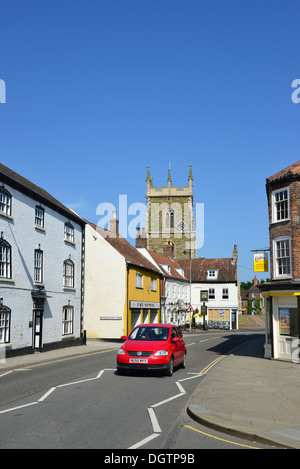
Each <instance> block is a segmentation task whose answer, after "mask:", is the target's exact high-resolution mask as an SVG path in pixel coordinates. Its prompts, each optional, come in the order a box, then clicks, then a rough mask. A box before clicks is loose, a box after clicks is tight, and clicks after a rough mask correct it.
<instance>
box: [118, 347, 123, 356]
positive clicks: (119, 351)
mask: <svg viewBox="0 0 300 469" xmlns="http://www.w3.org/2000/svg"><path fill="white" fill-rule="evenodd" d="M117 355H125V350H124V349H122V348H119V350H118V352H117Z"/></svg>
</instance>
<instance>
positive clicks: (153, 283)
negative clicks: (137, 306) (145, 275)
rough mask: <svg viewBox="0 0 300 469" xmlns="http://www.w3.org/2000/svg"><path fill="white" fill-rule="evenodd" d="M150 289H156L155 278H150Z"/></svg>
mask: <svg viewBox="0 0 300 469" xmlns="http://www.w3.org/2000/svg"><path fill="white" fill-rule="evenodd" d="M151 290H152V291H156V278H151Z"/></svg>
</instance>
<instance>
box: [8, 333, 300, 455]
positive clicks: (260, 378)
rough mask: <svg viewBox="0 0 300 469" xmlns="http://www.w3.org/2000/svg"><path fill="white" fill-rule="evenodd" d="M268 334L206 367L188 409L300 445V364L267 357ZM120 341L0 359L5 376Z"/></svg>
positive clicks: (237, 429) (279, 442)
mask: <svg viewBox="0 0 300 469" xmlns="http://www.w3.org/2000/svg"><path fill="white" fill-rule="evenodd" d="M263 344H264V335H263V334H256V335H255V338H254V339H252V340H248V341H247V342H246V343H244V344H243V345H242V346H240V347H238V348H237V349H235V350H234V351H232V353H231V354H228V355H224V356H223V355H220V356H219V357H217V359H216V361H215V364H214V365H213V366H212V367H210V368H207V369H206V370H205V369H204V370H203V371H202V373H203V375H204V378H203V379H202V380H201V383H200V384H199V386H198V387H197V388H196V390H195V391H194V393H193V395H192V397H191V399H190V401H189V403H188V408H187V411H188V414H189V415H190V417H192V418H193V419H194V420H195V421H197V422H198V423H200V424H203V425H205V426H208V427H211V428H214V429H216V430H220V431H222V432H225V433H229V434H233V435H236V436H239V437H241V438H246V439H250V440H252V441H257V442H261V443H267V444H270V445H275V446H279V447H283V448H291V449H300V364H296V363H291V362H283V361H278V360H269V359H266V358H264V357H263V354H264V349H263ZM119 347H120V342H119V341H116V342H114V341H102V340H87V344H86V345H80V346H75V347H66V348H62V349H58V350H52V351H48V352H40V353H34V354H29V355H23V356H22V355H21V356H17V357H12V358H6V359H5V360H2V361H1V360H0V377H1V376H3V375H5V374H6V373H9V372H11V370H14V369H16V368H24V367H30V366H33V365H35V366H37V365H38V364H42V363H45V362H53V361H59V360H65V359H72V358H73V357H76V356H78V355H82V354H94V353H99V352H101V351H105V350H111V349H116V350H117V349H118V348H119Z"/></svg>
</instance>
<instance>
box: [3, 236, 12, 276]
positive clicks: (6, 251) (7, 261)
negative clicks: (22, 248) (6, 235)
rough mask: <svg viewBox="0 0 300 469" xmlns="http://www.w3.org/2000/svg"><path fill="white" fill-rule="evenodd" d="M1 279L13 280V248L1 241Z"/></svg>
mask: <svg viewBox="0 0 300 469" xmlns="http://www.w3.org/2000/svg"><path fill="white" fill-rule="evenodd" d="M0 278H11V246H10V244H8V242H7V241H5V240H4V239H2V238H1V239H0Z"/></svg>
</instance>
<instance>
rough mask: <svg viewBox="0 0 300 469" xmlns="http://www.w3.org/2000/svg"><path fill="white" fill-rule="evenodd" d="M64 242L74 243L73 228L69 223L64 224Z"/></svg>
mask: <svg viewBox="0 0 300 469" xmlns="http://www.w3.org/2000/svg"><path fill="white" fill-rule="evenodd" d="M65 241H69V242H70V243H74V226H73V225H72V223H70V222H67V223H65Z"/></svg>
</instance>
